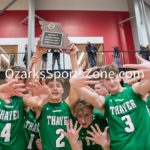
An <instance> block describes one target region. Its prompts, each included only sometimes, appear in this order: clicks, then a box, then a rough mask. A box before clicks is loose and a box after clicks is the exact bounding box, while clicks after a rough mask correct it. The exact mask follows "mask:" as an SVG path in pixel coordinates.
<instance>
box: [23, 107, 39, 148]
mask: <svg viewBox="0 0 150 150" xmlns="http://www.w3.org/2000/svg"><path fill="white" fill-rule="evenodd" d="M38 127H39V126H38V122H37V121H36V119H35V113H34V112H32V110H31V109H29V110H28V112H27V114H26V117H25V123H24V128H25V137H26V140H27V143H28V145H27V150H38V148H37V146H36V140H37V139H39V138H40V137H39V128H38Z"/></svg>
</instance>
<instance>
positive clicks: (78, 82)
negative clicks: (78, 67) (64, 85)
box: [70, 67, 99, 87]
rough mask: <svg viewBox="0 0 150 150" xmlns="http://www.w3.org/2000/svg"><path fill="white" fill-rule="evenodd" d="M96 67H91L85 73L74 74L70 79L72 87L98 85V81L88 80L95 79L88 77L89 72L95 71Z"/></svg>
mask: <svg viewBox="0 0 150 150" xmlns="http://www.w3.org/2000/svg"><path fill="white" fill-rule="evenodd" d="M97 69H98V68H97V67H93V68H91V69H90V70H88V71H85V72H76V73H75V74H74V76H73V77H72V78H71V79H70V83H71V86H72V87H87V86H88V85H89V84H98V83H99V81H95V80H90V79H93V78H97V77H96V76H93V75H89V73H90V72H93V71H95V70H97Z"/></svg>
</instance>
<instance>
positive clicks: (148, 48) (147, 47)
mask: <svg viewBox="0 0 150 150" xmlns="http://www.w3.org/2000/svg"><path fill="white" fill-rule="evenodd" d="M146 51H147V53H148V55H149V60H150V47H149V45H147V46H146Z"/></svg>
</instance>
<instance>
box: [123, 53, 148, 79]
mask: <svg viewBox="0 0 150 150" xmlns="http://www.w3.org/2000/svg"><path fill="white" fill-rule="evenodd" d="M136 58H137V60H138V61H140V63H141V64H126V65H123V67H124V68H134V69H137V70H139V71H142V72H143V73H144V79H150V62H149V61H147V60H145V59H143V58H142V57H140V56H139V55H138V54H137V53H136Z"/></svg>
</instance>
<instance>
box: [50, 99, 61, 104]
mask: <svg viewBox="0 0 150 150" xmlns="http://www.w3.org/2000/svg"><path fill="white" fill-rule="evenodd" d="M61 101H62V98H60V99H50V100H49V102H50V103H60V102H61Z"/></svg>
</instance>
